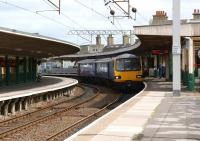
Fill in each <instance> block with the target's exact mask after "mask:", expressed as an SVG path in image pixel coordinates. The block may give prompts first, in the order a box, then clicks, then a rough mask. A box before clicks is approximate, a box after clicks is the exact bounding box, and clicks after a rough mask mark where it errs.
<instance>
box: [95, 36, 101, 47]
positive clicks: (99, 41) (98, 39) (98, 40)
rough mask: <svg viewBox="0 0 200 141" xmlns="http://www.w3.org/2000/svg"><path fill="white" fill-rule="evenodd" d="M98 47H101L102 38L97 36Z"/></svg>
mask: <svg viewBox="0 0 200 141" xmlns="http://www.w3.org/2000/svg"><path fill="white" fill-rule="evenodd" d="M96 45H101V36H100V35H97V37H96Z"/></svg>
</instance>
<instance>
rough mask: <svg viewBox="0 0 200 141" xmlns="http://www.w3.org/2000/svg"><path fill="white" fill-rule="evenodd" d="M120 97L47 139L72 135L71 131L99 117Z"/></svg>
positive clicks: (51, 139)
mask: <svg viewBox="0 0 200 141" xmlns="http://www.w3.org/2000/svg"><path fill="white" fill-rule="evenodd" d="M119 99H120V98H116V99H115V100H114V101H112V102H110V103H109V104H107V105H106V106H104V107H103V108H101V109H100V110H98V111H96V112H95V113H92V114H90V115H88V116H87V117H85V118H82V119H81V120H79V121H77V122H76V123H74V124H72V125H70V126H68V127H67V128H65V129H64V130H61V131H60V132H58V133H56V134H55V135H52V136H50V137H48V138H47V139H46V140H47V141H57V140H58V139H60V138H62V137H66V136H68V135H70V133H71V132H73V131H74V130H75V129H76V128H79V127H80V126H81V125H83V124H85V123H87V122H88V121H92V120H95V119H97V117H99V116H100V115H101V114H102V113H104V112H105V110H107V109H108V108H109V107H110V106H111V105H113V104H114V103H116V102H117V101H118V100H119Z"/></svg>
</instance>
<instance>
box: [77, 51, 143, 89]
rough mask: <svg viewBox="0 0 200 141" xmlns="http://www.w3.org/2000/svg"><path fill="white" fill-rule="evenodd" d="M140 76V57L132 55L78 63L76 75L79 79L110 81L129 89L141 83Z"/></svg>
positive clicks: (141, 78)
mask: <svg viewBox="0 0 200 141" xmlns="http://www.w3.org/2000/svg"><path fill="white" fill-rule="evenodd" d="M142 74H143V71H142V61H141V59H140V57H137V56H135V55H132V54H122V55H119V56H116V57H113V58H104V59H86V60H82V61H79V62H78V75H79V76H81V77H85V78H87V79H103V80H110V81H112V82H115V83H116V84H119V85H124V84H125V85H126V86H129V87H130V86H132V85H135V84H137V83H140V82H142V81H143V77H142Z"/></svg>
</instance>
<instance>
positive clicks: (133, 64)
mask: <svg viewBox="0 0 200 141" xmlns="http://www.w3.org/2000/svg"><path fill="white" fill-rule="evenodd" d="M140 69H141V68H140V60H139V59H134V58H132V59H118V60H116V70H117V71H137V70H140Z"/></svg>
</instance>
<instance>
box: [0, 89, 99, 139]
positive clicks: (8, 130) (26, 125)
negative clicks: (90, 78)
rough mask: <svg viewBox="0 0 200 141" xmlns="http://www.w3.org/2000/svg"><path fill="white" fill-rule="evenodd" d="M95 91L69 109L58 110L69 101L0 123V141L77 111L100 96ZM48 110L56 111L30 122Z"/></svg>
mask: <svg viewBox="0 0 200 141" xmlns="http://www.w3.org/2000/svg"><path fill="white" fill-rule="evenodd" d="M93 89H94V88H93ZM95 91H96V94H95V95H92V97H91V96H90V97H89V98H86V99H84V100H83V101H81V102H78V103H77V104H74V105H71V106H67V107H65V108H63V109H59V110H58V107H59V106H60V105H62V104H66V102H69V100H66V101H62V102H60V103H56V104H53V105H51V106H47V107H44V108H42V109H40V110H37V111H34V112H31V113H27V114H25V115H22V116H18V117H15V118H12V119H9V120H6V121H2V122H0V126H1V128H0V139H3V138H5V137H7V136H11V135H13V134H15V133H17V132H20V131H22V130H25V129H28V128H32V127H33V126H35V125H37V124H40V123H44V122H46V121H48V120H51V119H53V118H56V117H58V116H61V115H62V114H64V113H66V112H67V111H70V110H72V109H75V108H77V107H79V106H80V105H83V104H85V103H87V102H88V101H90V100H92V99H94V98H95V97H97V96H98V94H99V90H98V89H95ZM84 93H86V92H84ZM81 97H82V95H81V96H79V97H76V98H74V99H73V101H74V100H75V99H79V100H80V99H81ZM48 109H55V110H54V111H53V112H52V111H51V112H50V114H47V115H46V113H44V114H43V116H38V117H37V116H36V118H37V119H35V120H29V119H30V118H31V117H33V116H34V115H37V114H38V113H40V112H44V111H45V110H48ZM25 119H26V120H27V121H26V122H24V120H25ZM21 120H22V121H21ZM11 123H18V124H19V125H18V124H17V126H16V125H15V126H11V125H10V124H11ZM5 125H6V126H5ZM9 127H11V128H9ZM3 128H6V129H4V130H3ZM2 130H3V131H2Z"/></svg>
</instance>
